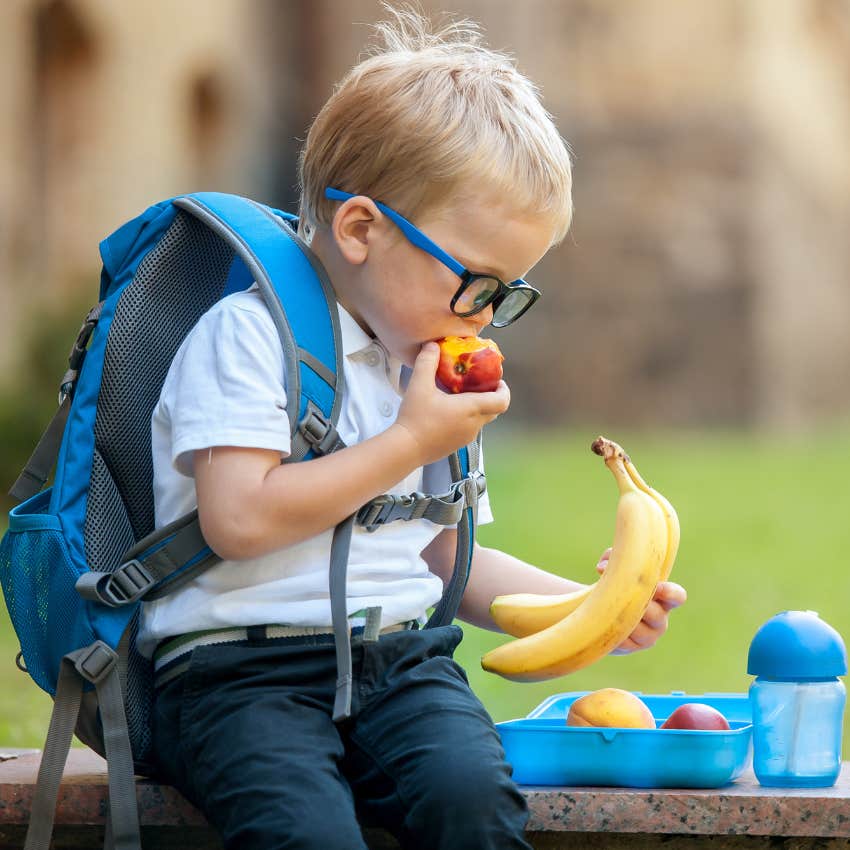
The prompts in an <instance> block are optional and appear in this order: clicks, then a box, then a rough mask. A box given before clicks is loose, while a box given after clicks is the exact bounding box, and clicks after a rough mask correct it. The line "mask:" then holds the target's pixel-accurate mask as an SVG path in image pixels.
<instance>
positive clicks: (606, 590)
mask: <svg viewBox="0 0 850 850" xmlns="http://www.w3.org/2000/svg"><path fill="white" fill-rule="evenodd" d="M594 451H596V452H597V454H600V455H602V456H603V457H604V459H605V464H606V466H607V467H608V469H609V470H610V471H611V472H612V474H613V475H614V478H615V480H616V482H617V487H618V489H619V492H620V498H619V501H618V504H617V520H616V527H615V532H614V545H613V548H612V552H611V557H610V560H609V561H608V566H607V568H606V569H605V572H604V573H603V574H602V576H601V577H600V579H599V580H598V581H597V582H596V583H595V584H594V585H592V586H591V588H590V589H589V592H588V593H587V596H586V597H585V598H584V599H583V600H582V601H581V603H580V604H579V605H578V607H577V608H576V609H575V610H573V611H571V612H570V613H568V614H567V615H566V616H565V617H563V619H561V620H559V621H558V622H556V623H554V624H553V625H551V626H549V627H548V628H544V629H542V630H541V631H538V632H535V633H533V634H530V635H528V636H527V637H523V638H520V639H518V640H514V641H511V642H509V643H506V644H503V645H502V646H499V647H496V648H495V649H493V650H491V651H490V652H488V653H486V654H485V655H484V657H483V658H482V659H481V666H482V667H483V668H484V669H485V670H488V671H489V672H492V673H498V674H499V675H501V676H504V677H505V678H508V679H513V680H515V681H540V680H543V679H552V678H555V677H557V676H564V675H566V674H567V673H572V672H573V671H575V670H579V669H581V668H582V667H586V666H587V665H588V664H591V663H593V662H594V661H596V660H597V659H599V658H601V657H602V656H604V655H607V654H608V653H609V652H610V651H611V650H612V649H614V648H615V647H616V646H618V645H619V644H620V643H622V642H623V641H624V640H625V639H626V638H627V637H628V636H629V635H630V634H631V633H632V631H634V629H635V627H636V626H637V624H638V623H639V622H640V620H641V617H642V616H643V613H644V611H645V610H646V606H647V605H648V604H649V602H650V600H651V599H652V596H653V594H654V592H655V586H656V584H657V583H658V581H659V580H660V578H661V571H662V566H663V564H664V563H665V561H666V556H667V551H668V540H667V535H668V532H667V521H666V518H665V515H664V512H663V511H662V509H661V507H660V506H659V504H658V502H656V501H655V499H653V498H652V497H651V496H650V494H649V493H647V492H645V491H644V490H642V489H641V488H640V487H639V486H638V485H637V484H636V483H635V481H634V480H633V479H632V477H631V476H630V475H629V473H628V470H627V469H626V464H625V458H626V455H625V452H623V450H622V449H621V448H620V447H619V446H618V445H617V444H616V443H612V442H611V441H610V440H606V439H604V438H599V439H598V440H596V441H595V442H594Z"/></svg>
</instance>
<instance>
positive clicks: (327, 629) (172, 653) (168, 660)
mask: <svg viewBox="0 0 850 850" xmlns="http://www.w3.org/2000/svg"><path fill="white" fill-rule="evenodd" d="M418 628H419V623H418V621H417V620H407V621H406V622H403V623H396V624H394V625H392V626H386V627H385V628H383V629H381V630H380V631H379V632H378V634H380V635H383V634H389V633H391V632H403V631H407V630H410V629H418ZM363 631H364V628H363V626H354V627H353V628H352V629H351V636H352V639H355V638H357V637H359V636H362V634H363ZM309 637H317V638H319V639H320V641H321V642H322V643H327V644H329V645H332V644H333V642H334V633H333V628H332V627H331V626H279V625H267V626H244V627H241V628H231V629H209V630H207V631H200V632H188V633H186V634H183V635H178V636H177V637H174V638H168V639H167V640H164V641H162V643H160V644H159V646H157V648H156V649H155V650H154V653H153V666H154V687H155V688H159V687H162V686H163V685H165V684H167V683H168V682H170V681H171V680H172V679H176V678H177V677H178V676H180V675H181V674H183V673H185V672H186V670H187V669H188V667H189V659H190V657H191V654H192V650H193V649H196V648H197V647H199V646H218V645H226V644H232V643H248V642H250V643H251V644H254V643H262V642H263V641H270V640H287V639H289V640H292V641H293V642H294V643H300V642H303V639H304V638H309Z"/></svg>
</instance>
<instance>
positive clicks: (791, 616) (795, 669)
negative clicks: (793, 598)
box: [747, 611, 847, 682]
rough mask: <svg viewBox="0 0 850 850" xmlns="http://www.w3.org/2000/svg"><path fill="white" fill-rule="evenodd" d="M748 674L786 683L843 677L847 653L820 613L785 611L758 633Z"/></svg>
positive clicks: (748, 659) (772, 618)
mask: <svg viewBox="0 0 850 850" xmlns="http://www.w3.org/2000/svg"><path fill="white" fill-rule="evenodd" d="M747 673H749V674H750V675H753V676H762V677H763V678H765V679H774V680H778V681H786V682H787V681H797V680H801V679H825V678H832V677H833V676H843V675H845V674H846V673H847V650H846V649H845V647H844V641H843V640H842V638H841V635H840V634H838V632H837V631H836V630H835V629H834V628H832V626H830V625H829V624H828V623H825V622H824V621H823V620H821V618H820V617H819V616H818V614H817V612H816V611H782V612H781V613H779V614H777V615H776V616H775V617H771V618H770V619H769V620H768V621H767V622H766V623H765V624H764V625H763V626H762V627H761V628H760V629H759V630H758V631H757V632H756V634H755V637H754V638H753V640H752V643H751V644H750V652H749V657H748V658H747Z"/></svg>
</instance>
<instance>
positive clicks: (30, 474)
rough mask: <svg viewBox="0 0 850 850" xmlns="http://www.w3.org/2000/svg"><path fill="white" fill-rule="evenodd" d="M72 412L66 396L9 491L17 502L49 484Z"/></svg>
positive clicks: (23, 500)
mask: <svg viewBox="0 0 850 850" xmlns="http://www.w3.org/2000/svg"><path fill="white" fill-rule="evenodd" d="M70 410H71V397H70V396H69V395H66V396H65V397H64V398H63V399H62V404H60V405H59V409H58V410H57V411H56V413H54V414H53V418H52V419H51V420H50V424H49V425H48V426H47V428H46V429H45V430H44V433H43V434H42V435H41V439H40V440H39V441H38V445H37V446H36V447H35V449H33V453H32V455H31V456H30V459H29V460H28V461H27V463H26V466H25V467H24V468H23V470H22V471H21V474H20V475H19V476H18V478H17V480H16V481H15V483H14V484H13V485H12V489H11V490H9V495H10V496H11V497H12V498H13V499H15V500H16V501H18V502H25V501H26V500H27V499H29V498H31V497H32V496H34V495H35V494H36V493H38V491H39V490H41V488H42V487H44V485H45V484H46V483H47V479H48V478H49V477H50V470H51V469H53V464H54V463H56V458H57V457H58V456H59V447H60V445H61V444H62V435H63V434H64V433H65V423H66V422H67V421H68V413H69V411H70Z"/></svg>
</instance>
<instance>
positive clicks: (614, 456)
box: [590, 437, 638, 493]
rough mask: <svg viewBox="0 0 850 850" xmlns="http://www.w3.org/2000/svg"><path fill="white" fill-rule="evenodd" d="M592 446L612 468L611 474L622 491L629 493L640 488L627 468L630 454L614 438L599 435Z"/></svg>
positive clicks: (609, 467)
mask: <svg viewBox="0 0 850 850" xmlns="http://www.w3.org/2000/svg"><path fill="white" fill-rule="evenodd" d="M590 448H591V449H592V450H593V451H594V452H595V453H596V454H598V455H599V456H600V457H601V458H602V459H603V460H604V461H605V466H607V467H608V469H610V470H611V474H612V475H613V476H614V478H615V479H616V481H617V487H618V488H619V490H620V493H628V492H630V491H634V490H637V489H638V487H637V485H636V484H635V482H634V481H632V478H631V476H630V475H629V473H628V470H627V469H626V463H627V462H628V460H629V456H628V455H627V454H626V453H625V452H624V451H623V449H622V448H621V447H620V446H618V445H617V444H616V443H615V442H614V441H613V440H609V439H608V438H607V437H597V438H596V439H595V440H594V441H593V443H592V444H591V446H590Z"/></svg>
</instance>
